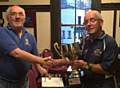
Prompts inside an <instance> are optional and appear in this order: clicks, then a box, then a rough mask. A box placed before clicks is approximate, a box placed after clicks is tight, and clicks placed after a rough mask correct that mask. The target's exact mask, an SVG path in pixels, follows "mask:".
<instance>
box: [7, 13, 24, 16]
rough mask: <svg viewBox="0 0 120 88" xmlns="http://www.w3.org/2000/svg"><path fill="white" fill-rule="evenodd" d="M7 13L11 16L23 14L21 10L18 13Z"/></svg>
mask: <svg viewBox="0 0 120 88" xmlns="http://www.w3.org/2000/svg"><path fill="white" fill-rule="evenodd" d="M9 15H10V16H12V17H16V16H24V14H23V12H19V13H16V12H11V13H10V14H9Z"/></svg>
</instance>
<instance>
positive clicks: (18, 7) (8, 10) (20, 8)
mask: <svg viewBox="0 0 120 88" xmlns="http://www.w3.org/2000/svg"><path fill="white" fill-rule="evenodd" d="M14 8H16V9H19V10H21V11H22V13H23V14H24V16H25V10H24V9H23V8H22V7H20V6H18V5H13V6H10V7H8V9H7V10H6V15H7V16H8V15H9V14H10V13H11V11H12V10H13V9H14Z"/></svg>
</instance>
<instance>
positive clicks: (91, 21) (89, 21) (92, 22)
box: [84, 18, 99, 25]
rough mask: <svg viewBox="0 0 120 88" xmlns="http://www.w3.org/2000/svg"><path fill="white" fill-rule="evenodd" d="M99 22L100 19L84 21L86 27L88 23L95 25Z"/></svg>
mask: <svg viewBox="0 0 120 88" xmlns="http://www.w3.org/2000/svg"><path fill="white" fill-rule="evenodd" d="M97 20H99V19H95V18H90V19H89V20H85V21H84V25H87V24H88V23H90V24H94V23H95V22H96V21H97Z"/></svg>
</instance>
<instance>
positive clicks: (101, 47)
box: [83, 39, 106, 63]
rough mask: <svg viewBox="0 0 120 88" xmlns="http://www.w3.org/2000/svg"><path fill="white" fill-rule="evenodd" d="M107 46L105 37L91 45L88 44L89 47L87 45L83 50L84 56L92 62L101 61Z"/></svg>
mask: <svg viewBox="0 0 120 88" xmlns="http://www.w3.org/2000/svg"><path fill="white" fill-rule="evenodd" d="M105 48H106V44H105V39H103V40H102V42H100V43H98V44H95V45H92V46H91V47H89V45H88V47H85V48H84V51H83V54H84V58H85V59H86V60H87V61H90V62H92V63H98V62H100V61H101V57H102V53H103V52H104V51H105Z"/></svg>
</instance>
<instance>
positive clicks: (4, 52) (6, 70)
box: [0, 26, 38, 80]
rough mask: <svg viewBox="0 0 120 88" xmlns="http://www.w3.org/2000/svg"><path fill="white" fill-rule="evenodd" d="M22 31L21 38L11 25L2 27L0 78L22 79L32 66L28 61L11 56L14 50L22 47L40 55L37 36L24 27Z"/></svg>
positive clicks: (0, 34) (0, 37)
mask: <svg viewBox="0 0 120 88" xmlns="http://www.w3.org/2000/svg"><path fill="white" fill-rule="evenodd" d="M22 32H23V35H22V37H21V38H19V37H18V36H17V35H16V33H15V32H14V31H13V30H12V28H11V27H10V26H7V27H3V28H0V78H3V79H7V80H22V79H24V78H25V77H26V74H27V72H28V70H29V68H30V66H31V64H30V63H28V62H26V61H23V60H21V59H19V58H15V57H12V56H10V55H9V53H10V52H11V51H12V50H14V49H16V48H20V49H22V50H25V51H27V52H29V53H32V54H34V55H38V52H37V48H36V41H35V38H34V37H33V36H32V35H31V34H30V33H28V32H27V31H26V30H25V28H24V27H23V29H22Z"/></svg>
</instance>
